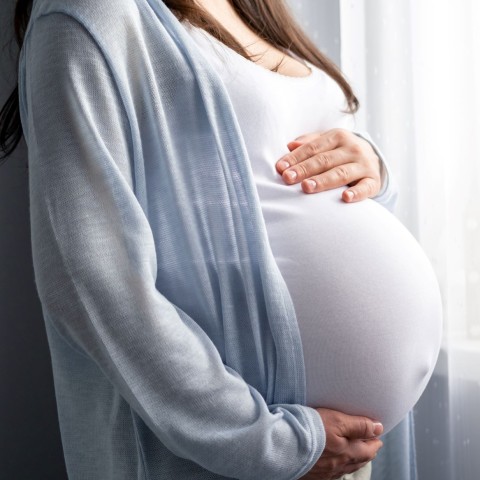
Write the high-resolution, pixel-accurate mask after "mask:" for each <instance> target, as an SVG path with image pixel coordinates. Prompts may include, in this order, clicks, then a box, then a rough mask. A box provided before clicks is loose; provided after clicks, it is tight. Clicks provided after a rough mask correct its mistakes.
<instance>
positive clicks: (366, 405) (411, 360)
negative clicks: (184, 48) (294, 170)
mask: <svg viewBox="0 0 480 480" xmlns="http://www.w3.org/2000/svg"><path fill="white" fill-rule="evenodd" d="M184 25H185V27H186V29H187V31H189V33H190V34H191V36H192V37H193V38H194V39H195V41H196V43H197V44H198V45H199V46H200V47H201V50H202V52H203V54H204V55H205V57H206V59H208V61H209V62H211V64H212V66H214V68H216V69H217V71H218V72H219V74H220V75H221V77H222V79H223V81H224V84H225V86H226V87H227V90H228V93H229V95H230V98H231V101H232V104H233V107H234V109H235V113H236V115H237V117H238V121H239V124H240V127H241V131H242V134H243V136H244V138H245V142H246V146H247V150H248V154H249V157H250V161H251V168H252V172H253V175H254V178H255V182H256V187H257V190H258V195H259V200H260V203H261V207H262V213H263V216H264V219H265V224H266V228H267V233H268V238H269V241H270V245H271V249H272V251H273V254H274V256H275V259H276V262H277V264H278V267H279V268H280V271H281V273H282V275H283V277H284V279H285V282H286V283H287V286H288V289H289V291H290V294H291V297H292V300H293V303H294V306H295V311H296V315H297V319H298V325H299V329H300V334H301V338H302V343H303V349H304V358H305V369H306V380H307V385H306V387H307V401H306V403H307V405H308V406H312V407H328V408H334V409H336V410H340V411H343V412H346V413H349V414H359V415H367V416H369V417H371V418H376V419H378V420H380V421H382V422H383V424H384V433H386V432H388V431H389V430H391V428H393V426H395V425H396V424H397V423H399V422H400V421H401V420H402V419H403V418H404V416H405V415H406V414H407V413H408V411H409V410H410V409H411V408H412V407H413V405H414V404H415V403H416V401H417V400H418V398H419V397H420V395H421V393H422V392H423V390H424V388H425V386H426V384H427V382H428V379H429V378H430V376H431V374H432V371H433V367H434V365H435V363H436V360H437V356H438V352H439V347H440V341H441V317H442V311H441V309H442V307H441V297H440V292H439V286H438V283H437V279H436V277H435V274H434V271H433V269H432V267H431V264H430V263H429V261H428V259H427V257H426V255H425V254H424V252H423V250H422V249H421V247H420V246H419V244H418V243H417V241H416V240H415V238H414V237H413V236H412V235H411V234H410V232H409V231H408V230H407V229H406V228H405V226H404V225H403V224H402V223H401V222H400V221H399V220H398V219H397V218H396V217H395V216H394V215H392V214H391V213H390V212H389V211H388V210H387V209H386V208H385V207H383V206H382V205H380V204H379V203H377V202H376V201H375V200H372V199H367V200H363V201H360V202H356V203H350V204H349V203H345V202H344V201H343V200H342V199H341V193H342V191H343V190H344V189H346V188H348V187H347V186H343V187H340V188H334V189H331V190H327V191H324V192H321V193H316V194H305V193H303V191H302V189H301V186H300V184H296V185H287V184H285V183H284V181H283V180H282V178H281V176H280V174H279V173H278V172H277V171H276V169H275V163H276V161H277V160H278V159H279V158H280V157H281V156H283V155H284V154H286V153H288V152H289V150H288V148H287V143H288V142H290V141H292V140H293V139H295V138H296V137H297V136H299V135H301V134H305V133H308V132H313V131H325V130H329V129H331V128H334V127H341V128H347V129H352V128H353V124H354V120H353V118H352V115H349V114H344V113H342V112H341V111H340V110H341V109H344V108H345V106H346V103H345V96H344V94H343V92H342V91H341V89H340V87H339V86H338V85H337V83H336V82H335V81H334V80H333V79H332V78H331V77H329V76H328V75H327V74H325V73H324V72H323V71H322V70H320V69H319V68H317V67H316V66H314V65H312V64H311V63H310V62H305V63H306V64H307V66H308V67H310V69H311V74H310V75H308V76H305V77H290V76H286V75H284V74H280V73H276V72H272V71H270V70H268V69H267V68H265V67H263V66H261V65H257V64H254V63H253V62H251V61H249V60H247V59H246V58H244V57H242V56H241V55H239V54H238V53H237V52H235V51H234V50H232V49H230V48H228V47H226V46H225V45H224V44H223V43H221V42H220V41H218V40H217V39H216V38H214V37H213V36H212V35H210V34H208V33H207V32H205V31H204V30H202V29H200V28H197V27H194V26H192V25H190V24H189V23H184ZM290 53H291V52H290ZM292 56H295V55H293V54H292Z"/></svg>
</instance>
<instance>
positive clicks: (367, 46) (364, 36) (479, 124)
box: [340, 0, 480, 480]
mask: <svg viewBox="0 0 480 480" xmlns="http://www.w3.org/2000/svg"><path fill="white" fill-rule="evenodd" d="M340 25H341V66H342V70H343V71H344V73H345V75H346V77H347V79H349V81H350V82H351V83H352V85H353V87H354V89H355V91H356V93H357V96H358V97H359V99H360V102H361V104H362V106H361V108H360V111H359V112H358V114H357V119H358V123H359V125H360V126H361V128H364V129H365V130H368V131H369V132H370V134H371V135H372V137H373V139H374V140H375V141H376V143H377V144H378V145H379V147H380V148H381V149H382V151H383V153H384V154H385V157H386V159H387V161H388V162H389V164H390V165H391V167H392V171H393V172H394V174H395V176H396V178H397V180H398V183H399V186H400V196H399V204H398V208H397V213H396V215H397V217H398V218H399V219H400V220H401V221H402V223H403V224H404V225H405V226H406V227H407V228H408V229H409V230H410V231H411V233H412V234H413V235H414V236H415V237H416V239H417V240H418V241H419V243H420V244H421V245H422V247H423V248H424V250H425V252H426V254H427V256H428V257H429V259H430V261H431V263H432V265H433V267H434V269H435V272H436V274H437V277H438V280H439V283H440V288H441V292H442V297H443V307H444V338H443V345H442V350H441V353H440V356H439V360H438V362H437V366H436V369H435V372H434V375H433V377H432V379H431V381H430V383H429V385H428V387H427V389H426V391H425V393H424V394H423V396H422V398H421V399H420V400H419V402H418V403H417V405H416V406H415V408H414V410H413V418H414V425H415V427H414V429H413V430H414V431H413V432H412V431H410V430H411V429H412V426H411V425H409V424H408V423H407V422H402V424H401V425H399V427H398V428H397V429H395V430H394V431H392V432H391V433H392V434H393V435H392V436H390V437H388V438H387V439H386V442H385V447H384V449H382V450H385V448H386V451H385V452H382V451H381V453H380V454H379V456H378V457H377V459H375V461H374V464H373V465H374V468H373V480H387V479H388V480H397V479H402V480H403V479H405V478H408V477H406V475H407V473H406V470H408V467H407V466H406V462H407V461H410V466H411V465H412V464H414V463H415V458H410V459H409V456H410V457H411V453H412V449H411V448H409V445H407V443H406V442H407V439H408V437H410V440H409V441H410V447H412V443H413V444H414V446H415V448H414V449H413V451H414V452H415V455H414V456H416V464H417V471H418V479H419V480H476V479H480V200H479V199H478V198H477V193H478V192H480V180H479V175H480V156H479V153H480V145H479V139H480V33H479V28H480V2H478V0H462V1H461V2H452V1H449V0H410V1H409V0H389V1H384V0H340ZM412 433H414V435H412ZM376 467H377V468H376ZM414 476H416V473H415V472H414V471H411V472H410V478H414Z"/></svg>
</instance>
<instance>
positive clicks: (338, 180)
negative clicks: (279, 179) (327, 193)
mask: <svg viewBox="0 0 480 480" xmlns="http://www.w3.org/2000/svg"><path fill="white" fill-rule="evenodd" d="M364 174H365V170H364V167H363V165H360V164H358V163H342V164H341V165H337V166H336V167H334V168H331V169H330V170H327V171H325V172H324V173H322V174H320V175H314V176H312V177H310V178H307V179H305V180H303V181H302V189H303V191H304V192H305V193H316V192H322V191H324V190H329V189H331V188H338V187H342V186H344V185H347V184H348V183H351V182H353V181H354V180H357V179H358V178H362V176H363V175H364Z"/></svg>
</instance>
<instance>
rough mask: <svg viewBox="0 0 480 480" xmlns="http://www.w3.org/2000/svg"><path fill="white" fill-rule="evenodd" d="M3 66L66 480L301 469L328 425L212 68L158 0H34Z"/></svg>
mask: <svg viewBox="0 0 480 480" xmlns="http://www.w3.org/2000/svg"><path fill="white" fill-rule="evenodd" d="M18 73H19V96H20V109H21V121H22V126H23V129H24V134H25V139H26V142H27V146H28V161H29V189H30V220H31V240H32V254H33V262H34V272H35V282H36V287H37V291H38V295H39V299H40V301H41V306H42V311H43V316H44V320H45V326H46V331H47V334H48V342H49V347H50V352H51V359H52V368H53V374H54V381H55V392H56V399H57V407H58V415H59V424H60V430H61V436H62V443H63V449H64V455H65V461H66V466H67V470H68V475H69V478H70V480H76V479H78V480H80V479H82V480H84V479H89V480H90V479H91V480H95V479H98V480H122V479H125V480H127V479H128V480H132V479H220V478H238V479H243V480H253V479H261V480H294V479H298V478H300V477H301V476H302V475H303V474H305V473H306V472H307V471H308V470H309V469H310V468H311V467H312V466H313V465H314V463H315V462H316V460H317V459H318V458H319V456H320V455H321V453H322V451H323V449H324V446H325V431H324V427H323V424H322V421H321V418H320V416H319V414H318V413H317V412H316V410H315V409H313V408H310V407H307V406H305V373H304V363H303V352H302V345H301V341H300V335H299V330H298V325H297V322H296V318H295V313H294V309H293V305H292V301H291V298H290V296H289V292H288V290H287V288H286V284H285V282H284V280H283V278H282V276H281V274H280V272H279V269H278V267H277V265H276V263H275V260H274V257H273V255H272V252H271V250H270V247H269V243H268V240H267V235H266V229H265V225H264V221H263V217H262V214H261V209H260V204H259V200H258V196H257V192H256V189H255V184H254V181H253V176H252V172H251V170H250V164H249V161H248V154H247V151H246V148H245V144H244V140H243V137H242V135H241V132H240V129H239V124H238V122H237V119H236V117H235V114H234V111H233V108H232V104H231V102H230V100H229V97H228V94H227V92H226V90H225V87H224V86H223V84H222V82H221V80H220V77H219V76H218V74H217V73H216V72H214V71H212V70H211V69H210V68H208V64H207V63H206V62H204V61H203V60H202V56H201V52H200V51H199V50H198V48H196V46H195V44H194V42H193V40H192V39H191V38H190V37H189V35H188V33H187V32H186V31H185V30H184V27H183V26H182V25H181V24H180V22H179V21H178V19H177V18H176V17H175V16H174V14H173V13H172V12H171V11H170V10H169V9H168V8H167V7H166V5H165V4H164V3H163V2H162V1H160V0H116V1H115V2H113V1H107V0H69V1H65V0H35V1H34V3H33V9H32V15H31V20H30V23H29V25H28V28H27V31H26V38H25V42H24V45H23V47H22V50H21V52H20V63H19V71H18ZM372 144H373V142H372ZM382 159H383V158H382ZM384 167H385V168H386V169H387V170H388V167H387V166H386V164H384ZM396 197H397V191H396V186H395V183H394V182H393V180H392V178H391V176H388V175H387V177H386V182H385V186H384V188H383V191H382V192H381V194H380V195H377V197H375V200H376V201H378V202H380V203H382V204H383V205H385V207H386V208H389V209H390V210H392V211H393V207H394V205H395V202H396ZM367 201H370V200H367Z"/></svg>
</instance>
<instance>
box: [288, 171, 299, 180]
mask: <svg viewBox="0 0 480 480" xmlns="http://www.w3.org/2000/svg"><path fill="white" fill-rule="evenodd" d="M285 175H286V177H287V178H288V179H289V180H295V179H296V178H297V172H296V171H295V170H289V171H288V172H287V173H285Z"/></svg>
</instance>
